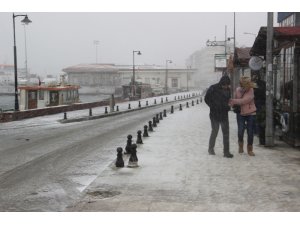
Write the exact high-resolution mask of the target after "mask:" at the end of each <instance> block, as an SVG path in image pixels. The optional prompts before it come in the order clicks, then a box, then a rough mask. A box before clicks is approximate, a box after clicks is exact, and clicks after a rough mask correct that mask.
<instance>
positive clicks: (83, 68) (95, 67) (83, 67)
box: [62, 64, 118, 73]
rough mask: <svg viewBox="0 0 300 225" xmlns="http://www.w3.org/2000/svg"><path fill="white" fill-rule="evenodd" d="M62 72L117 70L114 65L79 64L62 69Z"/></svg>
mask: <svg viewBox="0 0 300 225" xmlns="http://www.w3.org/2000/svg"><path fill="white" fill-rule="evenodd" d="M62 71H64V72H66V73H87V72H89V73H97V72H112V73H113V72H114V73H116V72H117V71H118V68H116V66H115V65H114V64H79V65H75V66H70V67H67V68H64V69H63V70H62Z"/></svg>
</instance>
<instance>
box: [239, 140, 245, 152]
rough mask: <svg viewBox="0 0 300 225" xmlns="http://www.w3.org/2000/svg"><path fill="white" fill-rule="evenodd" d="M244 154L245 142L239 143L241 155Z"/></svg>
mask: <svg viewBox="0 0 300 225" xmlns="http://www.w3.org/2000/svg"><path fill="white" fill-rule="evenodd" d="M243 152H244V142H243V141H239V153H243Z"/></svg>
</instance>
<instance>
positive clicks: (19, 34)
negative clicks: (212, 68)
mask: <svg viewBox="0 0 300 225" xmlns="http://www.w3.org/2000/svg"><path fill="white" fill-rule="evenodd" d="M21 13H23V12H21ZM26 13H27V14H28V17H29V19H30V20H32V23H31V24H29V25H28V26H26V27H25V29H26V40H27V61H28V68H30V71H31V72H32V73H37V74H39V75H42V76H44V75H46V74H54V75H57V74H59V73H60V71H61V69H62V68H65V67H68V66H72V65H76V64H79V63H95V62H96V48H97V50H98V51H97V52H98V63H99V62H100V63H115V64H127V65H128V64H132V51H133V50H140V51H141V52H142V55H141V56H136V57H135V61H136V64H144V63H145V64H157V65H164V64H165V61H166V59H171V60H172V61H173V62H174V65H176V66H185V60H186V59H187V58H188V57H189V55H191V54H192V53H193V52H195V51H197V50H200V49H201V48H203V47H205V43H206V41H207V40H208V39H210V40H214V38H215V37H216V39H217V40H220V41H221V40H222V41H223V40H224V38H225V25H227V36H229V37H232V36H233V24H234V23H233V21H234V19H233V18H234V13H233V12H225V13H221V12H218V13H208V12H199V13H193V12H185V13H184V12H182V13H175V12H167V13H163V12H162V13H161V12H156V13H155V12H154V13H150V12H148V13H147V12H144V13H140V12H116V13H111V12H102V13H101V12H99V13H92V12H84V13H75V12H67V13H58V12H54V13H52V12H43V13H39V12H26ZM22 19H23V17H17V18H16V19H15V20H16V39H17V40H16V41H17V55H18V67H19V68H20V67H25V66H24V65H25V35H24V25H22V24H21V20H22ZM12 24H13V21H12V13H11V12H9V13H8V12H7V13H5V12H4V13H3V12H2V13H0V30H1V41H0V64H3V63H6V64H13V26H12ZM266 24H267V13H242V12H238V13H236V43H237V46H242V45H244V46H252V44H253V41H254V38H255V36H254V35H249V34H244V32H249V33H254V34H257V32H258V30H259V28H260V26H266ZM94 40H98V41H99V45H98V47H96V45H94Z"/></svg>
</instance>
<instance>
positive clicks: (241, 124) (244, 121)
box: [229, 76, 256, 156]
mask: <svg viewBox="0 0 300 225" xmlns="http://www.w3.org/2000/svg"><path fill="white" fill-rule="evenodd" d="M254 87H255V84H254V83H253V82H252V81H251V78H250V77H245V76H243V77H241V78H240V87H238V88H237V89H236V91H235V98H234V99H230V101H229V105H230V106H233V105H239V106H240V107H241V111H240V114H237V121H238V142H239V153H243V152H244V149H243V146H244V131H245V128H247V135H248V139H247V152H248V155H250V156H255V154H254V153H253V123H254V119H255V115H256V107H255V104H254V91H253V88H254Z"/></svg>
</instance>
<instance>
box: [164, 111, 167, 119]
mask: <svg viewBox="0 0 300 225" xmlns="http://www.w3.org/2000/svg"><path fill="white" fill-rule="evenodd" d="M164 117H167V110H166V109H164Z"/></svg>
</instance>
